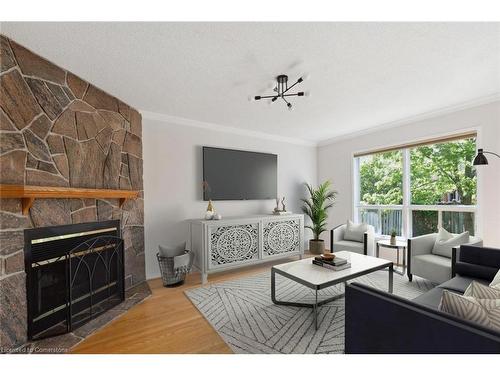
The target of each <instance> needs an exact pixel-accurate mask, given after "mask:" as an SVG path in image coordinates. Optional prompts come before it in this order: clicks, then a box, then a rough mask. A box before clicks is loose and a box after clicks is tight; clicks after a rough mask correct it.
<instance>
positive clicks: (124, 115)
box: [0, 35, 147, 351]
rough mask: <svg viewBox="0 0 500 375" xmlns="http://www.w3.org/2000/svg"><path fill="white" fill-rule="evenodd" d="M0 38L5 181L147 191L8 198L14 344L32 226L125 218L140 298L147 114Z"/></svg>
mask: <svg viewBox="0 0 500 375" xmlns="http://www.w3.org/2000/svg"><path fill="white" fill-rule="evenodd" d="M0 41H1V50H0V63H1V66H0V80H1V82H0V184H15V185H32V186H52V187H70V188H93V189H122V190H137V191H139V198H138V199H129V200H127V201H126V202H125V203H124V204H123V205H122V206H121V205H120V202H119V200H118V199H94V198H85V199H74V198H71V199H70V198H68V199H36V200H35V201H34V202H33V205H32V207H31V209H30V210H29V212H28V214H27V215H23V212H22V207H21V201H20V199H10V198H9V199H5V198H3V199H0V348H1V350H4V351H8V350H10V349H12V348H17V347H20V346H22V345H24V344H25V343H26V342H27V341H28V336H27V328H28V324H27V322H28V308H27V297H26V296H27V294H26V280H27V278H26V271H27V270H26V269H25V258H24V245H25V236H24V231H25V229H32V228H44V227H51V226H61V225H69V224H80V223H90V222H104V221H110V220H117V222H119V227H120V228H119V231H120V234H121V237H122V239H123V252H124V262H123V263H124V270H123V271H124V274H123V276H124V284H125V285H124V287H125V289H126V290H127V291H128V294H127V296H126V298H128V297H130V296H132V297H133V296H136V297H133V298H135V300H134V302H137V300H139V298H138V297H137V294H134V293H136V292H135V291H137V288H139V289H140V293H139V295H141V296H142V295H144V294H147V291H145V289H144V288H143V284H144V280H145V265H144V204H143V181H142V140H141V139H142V123H141V115H140V114H139V112H138V111H137V110H135V109H133V108H131V107H130V106H129V105H127V104H125V103H124V102H122V101H121V100H119V99H117V98H116V97H114V96H112V95H109V94H108V93H106V92H104V91H102V90H100V89H99V88H97V87H95V86H94V85H92V84H90V83H88V82H86V81H85V80H83V79H81V78H79V77H78V76H76V75H74V74H72V73H71V72H69V71H67V70H65V69H63V68H60V67H59V66H57V65H55V64H53V63H51V62H49V61H47V60H46V59H44V58H43V57H40V56H38V55H37V54H35V53H33V52H31V51H30V50H28V49H26V48H24V47H23V46H21V45H19V44H18V43H16V42H15V41H13V40H10V39H8V38H7V37H6V36H3V35H0ZM130 291H134V292H130ZM128 305H130V303H129V304H128ZM128 305H127V306H128ZM124 309H125V308H123V309H122V310H124ZM122 310H120V311H122ZM116 311H117V310H115V312H114V313H113V314H111V317H116V316H117V314H118V313H117V312H116ZM80 331H81V332H80V333H79V334H78V335H77V338H78V339H81V338H82V337H85V334H84V333H82V330H80ZM88 332H89V329H86V333H87V334H88ZM70 339H71V340H70V341H71V342H72V343H74V342H77V339H75V338H74V337H71V338H70Z"/></svg>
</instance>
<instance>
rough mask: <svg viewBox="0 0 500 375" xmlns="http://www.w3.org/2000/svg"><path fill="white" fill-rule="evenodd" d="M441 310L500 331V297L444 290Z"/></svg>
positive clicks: (440, 305)
mask: <svg viewBox="0 0 500 375" xmlns="http://www.w3.org/2000/svg"><path fill="white" fill-rule="evenodd" d="M439 310H440V311H444V312H446V313H448V314H451V315H454V316H457V317H459V318H462V319H466V320H469V321H471V322H474V323H477V324H480V325H483V326H485V327H489V328H492V329H494V330H498V331H500V299H477V298H474V297H468V296H462V295H460V294H456V293H453V292H450V291H449V290H443V296H442V297H441V303H440V304H439Z"/></svg>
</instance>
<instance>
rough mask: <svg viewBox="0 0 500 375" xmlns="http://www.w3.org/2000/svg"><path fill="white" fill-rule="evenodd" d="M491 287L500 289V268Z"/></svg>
mask: <svg viewBox="0 0 500 375" xmlns="http://www.w3.org/2000/svg"><path fill="white" fill-rule="evenodd" d="M490 288H494V289H498V290H500V270H498V272H497V274H496V275H495V277H494V278H493V281H492V282H491V283H490Z"/></svg>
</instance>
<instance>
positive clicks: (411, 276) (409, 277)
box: [408, 273, 413, 283]
mask: <svg viewBox="0 0 500 375" xmlns="http://www.w3.org/2000/svg"><path fill="white" fill-rule="evenodd" d="M408 280H410V283H411V281H412V280H413V275H412V274H411V273H409V274H408Z"/></svg>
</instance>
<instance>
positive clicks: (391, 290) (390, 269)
mask: <svg viewBox="0 0 500 375" xmlns="http://www.w3.org/2000/svg"><path fill="white" fill-rule="evenodd" d="M393 282H394V275H393V265H392V263H391V265H390V266H389V293H391V294H392V292H393Z"/></svg>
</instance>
